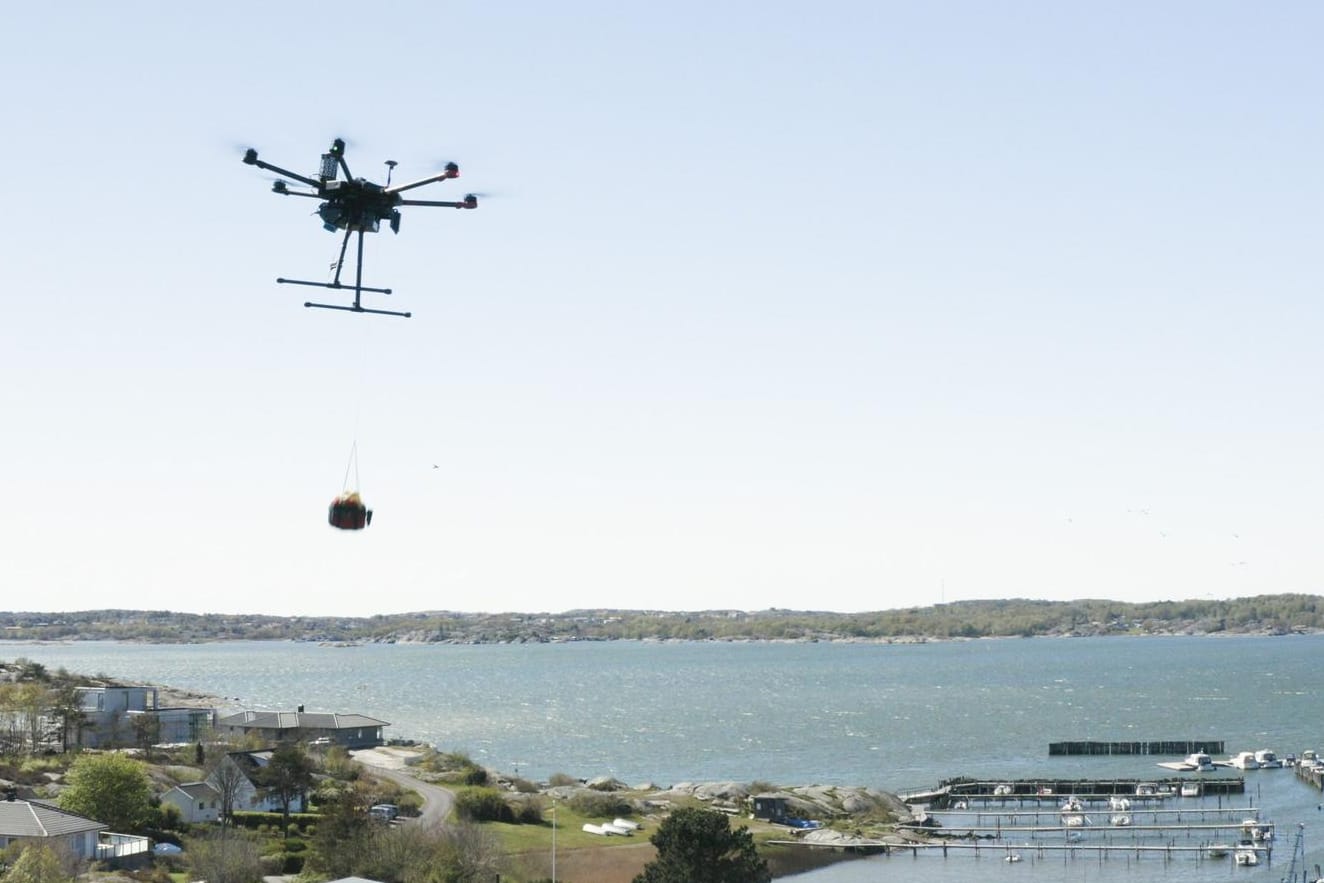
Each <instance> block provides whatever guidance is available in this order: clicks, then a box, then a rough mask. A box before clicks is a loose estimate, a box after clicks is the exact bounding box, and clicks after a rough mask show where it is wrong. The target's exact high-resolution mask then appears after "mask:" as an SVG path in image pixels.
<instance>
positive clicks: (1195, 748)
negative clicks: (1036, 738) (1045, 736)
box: [1048, 739, 1226, 757]
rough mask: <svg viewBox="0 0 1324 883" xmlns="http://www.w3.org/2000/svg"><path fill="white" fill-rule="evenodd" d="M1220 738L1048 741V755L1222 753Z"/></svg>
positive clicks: (1180, 754) (1181, 754)
mask: <svg viewBox="0 0 1324 883" xmlns="http://www.w3.org/2000/svg"><path fill="white" fill-rule="evenodd" d="M1224 753H1226V752H1224V750H1223V742H1222V740H1217V741H1213V740H1209V739H1178V740H1175V741H1173V740H1160V741H1156V742H1049V743H1048V756H1049V757H1079V756H1090V755H1100V756H1111V755H1128V754H1159V755H1165V756H1170V757H1185V756H1186V755H1188V754H1224Z"/></svg>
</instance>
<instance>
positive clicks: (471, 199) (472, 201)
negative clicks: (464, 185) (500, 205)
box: [396, 193, 478, 208]
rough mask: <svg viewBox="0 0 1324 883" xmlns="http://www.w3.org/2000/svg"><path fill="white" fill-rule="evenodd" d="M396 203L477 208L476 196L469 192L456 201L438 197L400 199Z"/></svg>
mask: <svg viewBox="0 0 1324 883" xmlns="http://www.w3.org/2000/svg"><path fill="white" fill-rule="evenodd" d="M396 205H431V206H441V207H443V208H478V197H477V196H474V195H473V194H472V193H470V194H469V195H468V196H466V197H465V198H464V199H461V200H459V201H458V202H446V201H443V200H440V199H402V200H400V201H399V202H398V203H396Z"/></svg>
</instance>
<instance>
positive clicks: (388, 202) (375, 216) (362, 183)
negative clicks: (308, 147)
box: [244, 138, 478, 318]
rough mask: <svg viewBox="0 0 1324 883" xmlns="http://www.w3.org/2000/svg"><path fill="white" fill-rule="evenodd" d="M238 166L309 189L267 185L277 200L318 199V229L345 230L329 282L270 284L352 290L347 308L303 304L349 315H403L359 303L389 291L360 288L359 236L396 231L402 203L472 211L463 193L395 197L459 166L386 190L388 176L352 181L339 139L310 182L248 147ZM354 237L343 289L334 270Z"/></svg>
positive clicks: (455, 172)
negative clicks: (351, 269)
mask: <svg viewBox="0 0 1324 883" xmlns="http://www.w3.org/2000/svg"><path fill="white" fill-rule="evenodd" d="M244 162H245V163H246V164H248V165H250V166H257V167H258V168H259V169H264V170H266V171H271V172H275V173H276V174H278V175H280V176H281V177H282V178H287V179H289V180H290V181H296V182H298V183H300V184H303V185H305V186H306V187H310V188H312V189H311V190H294V189H291V188H290V186H289V185H288V184H287V183H286V182H285V181H283V180H279V179H277V180H276V181H275V183H273V184H272V185H271V189H272V192H274V193H279V194H280V195H282V196H304V197H310V198H313V199H320V200H322V204H321V205H319V206H318V207H317V214H318V216H319V217H320V218H321V219H322V226H323V227H324V228H325V229H327V230H329V231H332V232H334V231H336V230H344V231H345V238H344V240H343V241H342V242H341V244H340V258H339V260H337V261H336V263H335V277H334V278H333V279H332V281H330V282H308V281H304V280H300V279H277V280H276V282H278V283H282V284H288V285H311V286H314V287H318V288H352V289H353V291H354V303H353V305H352V306H342V305H338V304H319V303H311V302H308V303H305V304H304V306H305V307H318V308H321V309H326V310H347V311H349V312H353V313H377V314H380V315H385V316H403V317H405V318H408V317H409V315H410V314H409V313H400V312H395V311H392V310H372V309H368V308H366V307H364V306H363V305H362V302H361V299H362V295H363V292H365V291H367V292H376V293H378V294H390V293H391V289H389V288H368V287H365V286H364V285H363V234H364V233H376V232H377V231H378V230H379V229H380V228H381V223H382V221H385V222H386V223H387V224H388V225H389V226H390V228H391V231H392V232H394V233H399V232H400V207H401V206H405V205H422V206H443V207H446V208H468V209H472V208H477V207H478V197H476V196H474V195H473V194H468V195H466V196H465V197H464V199H462V200H459V201H456V202H449V201H441V200H429V199H405V198H404V196H402V195H401V194H403V193H404V192H405V191H406V190H412V189H414V188H415V187H422V186H423V185H425V184H432V183H435V182H437V181H446V180H449V179H451V178H458V177H459V175H460V167H459V166H457V165H456V164H455V163H447V164H446V168H445V169H444V170H443V171H442V172H441V173H439V174H436V175H432V176H431V177H428V178H423V179H421V180H418V181H413V182H411V183H408V184H399V185H396V186H394V187H392V186H391V179H390V173H389V172H388V174H387V179H386V184H385V185H381V184H374V183H373V182H371V181H369V180H367V179H365V178H355V177H354V176H353V175H352V174H351V173H350V171H349V165H348V164H346V162H345V142H344V141H342V140H341V139H339V138H337V139H336V140H335V141H334V142H332V144H331V149H330V151H329V152H327V153H324V154H322V165H321V168H320V169H319V171H318V175H317V177H316V178H310V177H307V176H305V175H300V174H297V173H296V172H291V171H289V170H287V169H282V168H280V167H279V166H274V165H272V164H270V163H267V162H263V161H262V160H260V159H258V156H257V151H256V150H254V149H252V148H251V147H250V148H249V149H248V150H247V151H245V153H244ZM387 167H388V168H389V169H390V170H391V171H394V169H395V162H393V161H392V162H388V163H387ZM341 172H343V173H344V180H340V173H341ZM355 233H357V234H358V257H357V260H356V262H355V275H354V284H353V285H348V284H345V283H342V282H341V281H340V270H341V268H342V267H343V266H344V263H345V250H346V249H347V248H348V246H349V237H350V236H351V235H352V234H355Z"/></svg>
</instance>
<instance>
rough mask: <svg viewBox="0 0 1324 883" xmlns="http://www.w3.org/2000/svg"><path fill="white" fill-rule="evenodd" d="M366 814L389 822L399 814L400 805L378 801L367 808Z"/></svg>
mask: <svg viewBox="0 0 1324 883" xmlns="http://www.w3.org/2000/svg"><path fill="white" fill-rule="evenodd" d="M368 815H370V816H372V817H373V818H374V819H380V820H381V821H383V822H390V821H394V820H395V817H396V816H398V815H400V807H398V806H396V805H395V804H394V803H379V804H377V805H376V806H373V807H372V808H371V809H369V810H368Z"/></svg>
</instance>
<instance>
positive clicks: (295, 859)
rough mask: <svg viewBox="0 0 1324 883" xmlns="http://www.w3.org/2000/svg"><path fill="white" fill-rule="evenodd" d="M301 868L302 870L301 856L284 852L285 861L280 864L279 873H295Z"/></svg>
mask: <svg viewBox="0 0 1324 883" xmlns="http://www.w3.org/2000/svg"><path fill="white" fill-rule="evenodd" d="M302 870H303V856H301V855H294V854H293V853H288V852H287V853H286V854H285V861H284V863H283V864H282V865H281V873H283V874H297V873H299V872H300V871H302Z"/></svg>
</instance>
